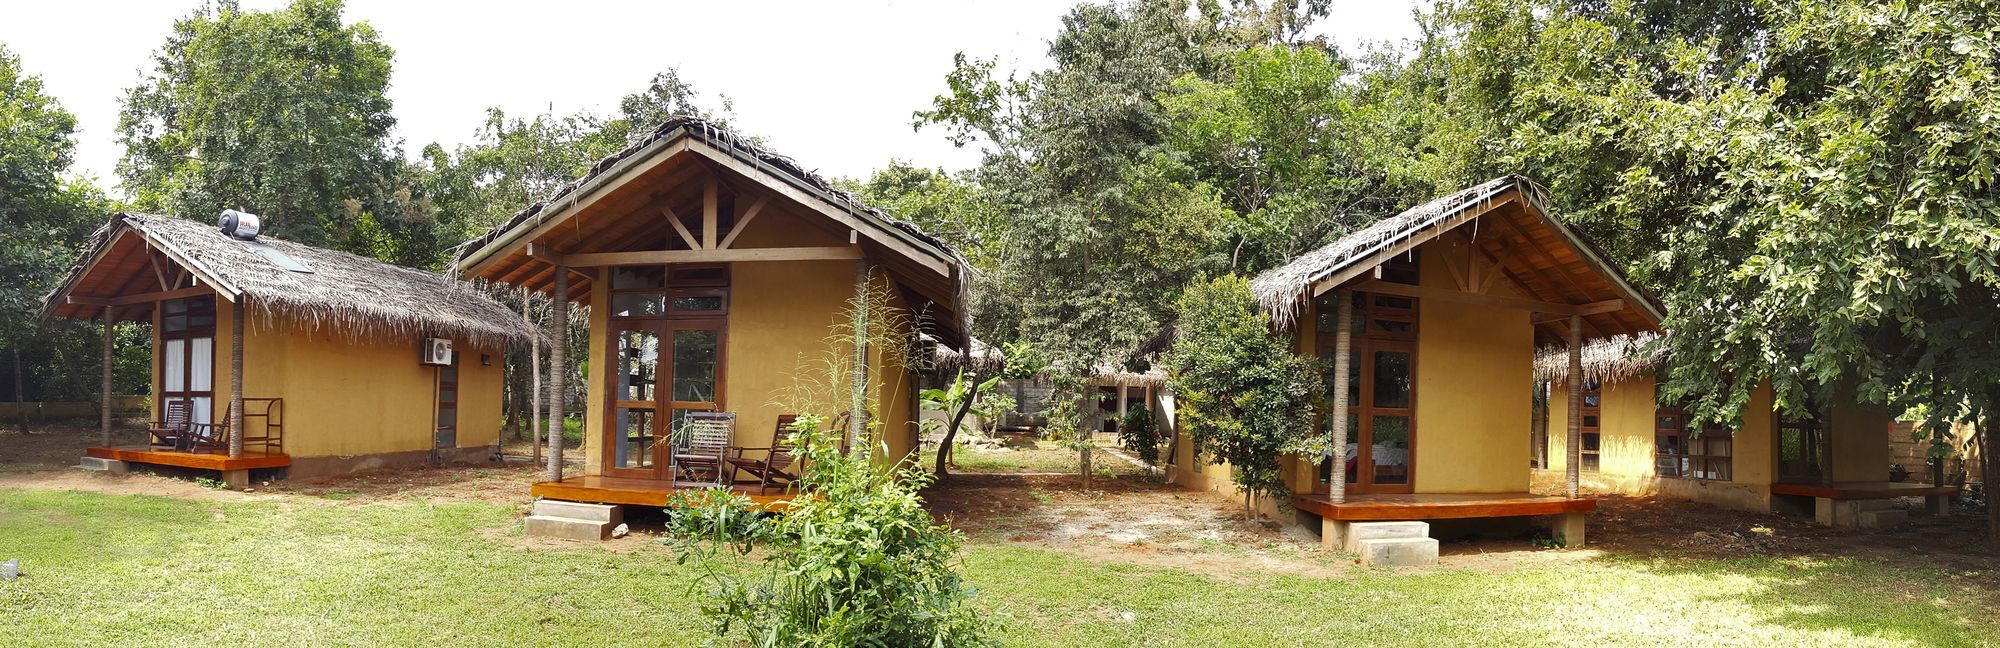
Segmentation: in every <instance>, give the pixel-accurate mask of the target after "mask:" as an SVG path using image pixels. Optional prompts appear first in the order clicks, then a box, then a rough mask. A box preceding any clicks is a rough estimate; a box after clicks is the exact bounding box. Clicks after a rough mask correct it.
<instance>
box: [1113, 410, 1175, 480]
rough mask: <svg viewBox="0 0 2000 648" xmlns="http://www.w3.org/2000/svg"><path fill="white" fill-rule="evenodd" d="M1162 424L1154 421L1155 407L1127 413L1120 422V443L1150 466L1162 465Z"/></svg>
mask: <svg viewBox="0 0 2000 648" xmlns="http://www.w3.org/2000/svg"><path fill="white" fill-rule="evenodd" d="M1162 441H1164V439H1162V438H1161V437H1160V426H1158V425H1156V424H1154V423H1153V409H1152V408H1151V407H1141V408H1137V409H1133V410H1131V411H1128V412H1126V413H1125V418H1124V420H1121V421H1119V422H1118V445H1120V446H1123V447H1124V448H1125V449H1126V450H1130V451H1132V453H1133V454H1136V455H1139V460H1140V461H1144V462H1146V465H1148V466H1158V465H1160V443H1161V442H1162Z"/></svg>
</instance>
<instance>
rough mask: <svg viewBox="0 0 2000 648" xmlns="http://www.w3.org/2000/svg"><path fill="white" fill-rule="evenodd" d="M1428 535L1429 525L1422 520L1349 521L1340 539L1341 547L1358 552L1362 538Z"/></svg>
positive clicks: (1398, 537) (1429, 532) (1429, 531)
mask: <svg viewBox="0 0 2000 648" xmlns="http://www.w3.org/2000/svg"><path fill="white" fill-rule="evenodd" d="M1429 537H1431V525H1429V524H1426V523H1423V522H1351V523H1349V524H1348V525H1347V535H1346V537H1344V538H1342V539H1341V548H1342V549H1345V550H1346V551H1348V552H1350V553H1357V554H1358V553H1361V542H1362V541H1363V540H1395V539H1405V538H1429Z"/></svg>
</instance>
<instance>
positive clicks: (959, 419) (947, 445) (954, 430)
mask: <svg viewBox="0 0 2000 648" xmlns="http://www.w3.org/2000/svg"><path fill="white" fill-rule="evenodd" d="M981 378H982V377H981V376H980V375H979V374H973V375H972V388H971V389H968V390H966V395H965V400H964V401H962V402H960V403H959V404H958V411H957V412H953V413H952V415H951V424H950V425H946V426H945V428H944V439H943V440H941V441H939V442H938V451H937V468H936V469H934V470H933V471H932V472H934V473H936V474H937V476H938V479H943V478H945V477H949V476H951V473H950V472H949V471H947V470H946V468H945V466H946V465H948V464H949V463H950V462H951V451H952V443H954V442H955V441H956V440H957V439H958V428H959V426H960V425H963V424H964V423H965V415H966V414H968V413H971V412H972V403H973V402H974V401H977V400H979V384H980V379H981Z"/></svg>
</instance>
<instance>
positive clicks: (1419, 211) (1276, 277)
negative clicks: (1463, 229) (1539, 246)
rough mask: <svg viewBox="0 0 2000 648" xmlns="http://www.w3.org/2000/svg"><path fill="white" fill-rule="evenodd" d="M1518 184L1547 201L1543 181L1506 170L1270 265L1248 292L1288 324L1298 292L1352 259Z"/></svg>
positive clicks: (1281, 323)
mask: <svg viewBox="0 0 2000 648" xmlns="http://www.w3.org/2000/svg"><path fill="white" fill-rule="evenodd" d="M1515 188H1520V189H1522V190H1523V191H1522V193H1523V194H1524V195H1526V196H1528V199H1529V200H1531V201H1533V202H1534V203H1535V204H1536V206H1537V207H1540V206H1542V205H1544V204H1546V202H1547V198H1546V195H1545V192H1543V190H1542V188H1541V187H1540V186H1539V185H1536V184H1535V183H1533V182H1531V181H1529V180H1528V179H1527V178H1523V177H1521V176H1518V175H1507V176H1501V177H1498V178H1494V179H1492V180H1488V181H1486V182H1483V183H1480V184H1478V185H1476V186H1472V187H1467V188H1465V189H1462V190H1459V191H1457V192H1454V193H1452V194H1450V195H1447V196H1444V197H1442V198H1438V199H1436V200H1432V201H1430V202H1427V203H1424V204H1421V205H1417V206H1415V207H1411V208H1409V209H1407V210H1404V211H1403V213H1400V214H1396V215H1394V216H1390V217H1388V218H1384V219H1382V220H1379V221H1375V223H1373V224H1371V225H1369V226H1367V227H1364V228H1361V230H1360V231H1357V232H1354V233H1352V234H1348V235H1347V236H1343V237H1340V239H1339V240H1337V241H1334V242H1333V243H1330V244H1327V245H1326V246H1325V247H1321V248H1319V249H1317V250H1313V251H1311V252H1307V253H1305V254H1301V255H1299V256H1298V257H1295V258H1293V259H1292V260H1291V261H1289V262H1287V263H1285V264H1284V265H1281V266H1278V267H1276V268H1272V269H1270V270H1266V271H1264V272H1263V273H1260V274H1258V275H1257V278H1256V279H1252V280H1251V281H1250V292H1251V294H1253V295H1255V296H1256V298H1257V303H1258V305H1259V306H1261V307H1263V309H1264V312H1266V313H1270V315H1271V319H1272V321H1273V323H1275V324H1277V325H1279V326H1281V327H1282V326H1290V325H1291V324H1292V320H1293V319H1294V318H1296V317H1297V316H1298V310H1299V296H1300V295H1301V294H1302V293H1304V292H1305V291H1306V290H1307V289H1309V288H1311V287H1312V285H1313V284H1314V283H1315V282H1318V281H1320V280H1321V279H1325V278H1327V277H1328V276H1331V275H1332V274H1334V273H1335V272H1338V271H1340V270H1342V269H1344V268H1346V267H1348V266H1349V265H1351V264H1354V263H1358V262H1360V261H1363V260H1365V259H1368V258H1371V257H1374V256H1375V255H1377V254H1378V253H1381V252H1383V251H1385V250H1388V249H1389V248H1390V247H1392V246H1394V245H1395V244H1396V243H1398V242H1401V241H1404V240H1407V239H1410V238H1412V237H1414V236H1416V235H1418V234H1420V233H1425V232H1426V231H1428V230H1431V229H1433V228H1438V227H1442V226H1445V225H1446V224H1448V223H1449V221H1450V220H1451V217H1452V216H1455V215H1458V214H1460V213H1462V212H1464V211H1465V210H1467V209H1468V208H1471V207H1474V206H1476V205H1479V204H1481V203H1482V202H1484V201H1487V200H1491V199H1493V198H1495V197H1497V196H1499V195H1501V194H1502V193H1505V192H1506V191H1507V190H1509V189H1515Z"/></svg>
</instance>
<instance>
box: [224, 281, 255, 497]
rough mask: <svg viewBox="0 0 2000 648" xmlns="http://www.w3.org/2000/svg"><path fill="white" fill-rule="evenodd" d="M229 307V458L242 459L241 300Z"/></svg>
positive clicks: (245, 296)
mask: <svg viewBox="0 0 2000 648" xmlns="http://www.w3.org/2000/svg"><path fill="white" fill-rule="evenodd" d="M249 298H250V296H249V295H237V296H236V301H235V302H232V303H231V304H230V305H229V458H231V459H241V458H243V300H245V299H249Z"/></svg>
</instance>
